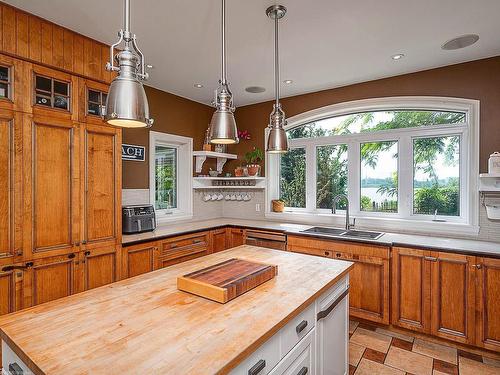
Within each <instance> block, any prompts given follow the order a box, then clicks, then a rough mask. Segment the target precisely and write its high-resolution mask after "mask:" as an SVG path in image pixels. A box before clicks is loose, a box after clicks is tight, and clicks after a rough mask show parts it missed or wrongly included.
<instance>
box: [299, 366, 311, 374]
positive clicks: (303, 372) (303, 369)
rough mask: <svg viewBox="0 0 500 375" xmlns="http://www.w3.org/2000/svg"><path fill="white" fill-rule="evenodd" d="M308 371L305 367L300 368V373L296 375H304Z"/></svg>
mask: <svg viewBox="0 0 500 375" xmlns="http://www.w3.org/2000/svg"><path fill="white" fill-rule="evenodd" d="M308 371H309V369H308V368H307V367H305V366H304V367H302V368H301V369H300V371H299V372H298V373H297V375H306V374H307V372H308Z"/></svg>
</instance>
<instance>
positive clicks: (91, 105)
mask: <svg viewBox="0 0 500 375" xmlns="http://www.w3.org/2000/svg"><path fill="white" fill-rule="evenodd" d="M78 89H79V94H78V102H79V103H78V111H79V114H78V119H79V121H81V122H86V123H87V124H96V125H103V124H104V121H103V120H102V116H101V115H102V106H105V105H106V98H107V95H108V90H109V86H108V85H106V84H103V83H100V82H94V81H91V80H88V79H83V78H80V80H79V81H78Z"/></svg>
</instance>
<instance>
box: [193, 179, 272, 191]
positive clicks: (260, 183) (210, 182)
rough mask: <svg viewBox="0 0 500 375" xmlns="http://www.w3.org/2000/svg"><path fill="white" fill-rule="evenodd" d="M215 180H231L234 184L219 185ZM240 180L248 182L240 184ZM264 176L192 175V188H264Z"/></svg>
mask: <svg viewBox="0 0 500 375" xmlns="http://www.w3.org/2000/svg"><path fill="white" fill-rule="evenodd" d="M216 181H232V182H234V185H221V184H217V182H216ZM242 182H248V183H249V185H240V183H242ZM265 187H266V178H265V177H193V189H196V190H200V189H207V190H213V189H252V190H256V189H265Z"/></svg>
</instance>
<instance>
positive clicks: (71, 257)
mask: <svg viewBox="0 0 500 375" xmlns="http://www.w3.org/2000/svg"><path fill="white" fill-rule="evenodd" d="M74 257H76V255H75V254H69V255H68V259H73V258H74Z"/></svg>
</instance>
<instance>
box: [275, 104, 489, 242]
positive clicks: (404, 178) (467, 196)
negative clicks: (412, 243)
mask: <svg viewBox="0 0 500 375" xmlns="http://www.w3.org/2000/svg"><path fill="white" fill-rule="evenodd" d="M479 105H480V103H479V101H478V100H472V99H462V98H448V97H421V96H411V97H389V98H375V99H366V100H357V101H351V102H345V103H339V104H334V105H331V106H327V107H323V108H318V109H315V110H312V111H309V112H305V113H302V114H299V115H296V116H293V117H291V118H290V119H288V124H287V126H286V128H285V129H286V130H289V129H292V128H295V127H297V126H300V125H303V124H307V123H310V122H313V121H318V120H322V119H325V118H329V117H336V116H342V115H349V114H353V113H360V112H370V111H384V110H386V111H390V110H433V111H459V112H464V113H465V114H466V121H465V122H464V123H460V124H444V125H433V126H421V127H414V128H402V129H391V130H382V131H376V132H363V133H354V134H349V135H334V136H327V137H318V138H299V139H290V140H289V144H290V147H293V148H296V147H304V148H305V149H306V194H307V198H306V208H305V209H303V208H302V209H300V210H297V209H294V208H286V212H285V213H284V214H275V213H273V212H271V210H270V205H266V216H267V217H270V218H275V217H278V216H279V217H284V216H285V217H287V218H289V219H292V220H293V219H300V220H305V221H307V222H312V223H321V222H327V223H328V224H330V225H333V224H339V225H342V224H343V222H342V219H344V214H343V212H341V211H338V212H340V214H338V215H332V214H331V210H329V209H317V208H316V155H315V153H316V147H317V146H324V145H338V144H347V146H348V197H349V201H350V211H351V214H352V215H353V216H354V217H356V218H357V223H360V224H362V225H363V226H367V227H370V226H374V225H376V227H377V228H380V229H385V228H387V229H394V230H407V225H408V223H409V222H411V223H412V231H413V232H415V231H417V232H419V231H421V232H425V233H431V232H442V230H443V229H444V228H446V229H447V230H449V231H450V232H453V231H456V233H460V234H477V233H478V231H479V226H478V225H479V192H478V185H477V176H478V173H479ZM453 135H459V136H460V150H461V151H460V167H459V170H460V197H462V198H461V200H460V214H461V216H460V217H454V216H442V215H440V216H439V218H440V219H444V220H446V222H443V223H436V222H432V221H431V219H432V218H431V216H432V215H422V214H414V213H413V200H414V199H413V173H414V171H413V139H415V138H422V137H439V136H453ZM266 139H267V133H266ZM380 141H397V142H398V213H383V212H367V211H361V208H360V198H361V195H360V194H361V191H360V190H361V189H360V185H361V184H360V182H361V180H360V173H361V167H360V166H361V160H360V157H361V155H360V145H361V143H364V142H380ZM277 163H279V156H276V155H272V154H267V155H266V175H267V176H272V178H268V181H267V184H268V185H267V189H266V202H270V200H272V199H278V198H279V184H278V185H277V184H276V181H279V178H280V175H279V169H276V164H277ZM313 164H314V167H311V166H313ZM402 166H411V167H410V168H402ZM276 176H277V177H276ZM301 216H302V217H301ZM332 219H333V220H332ZM375 220H376V221H375ZM332 221H333V223H332ZM413 223H414V224H413Z"/></svg>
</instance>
